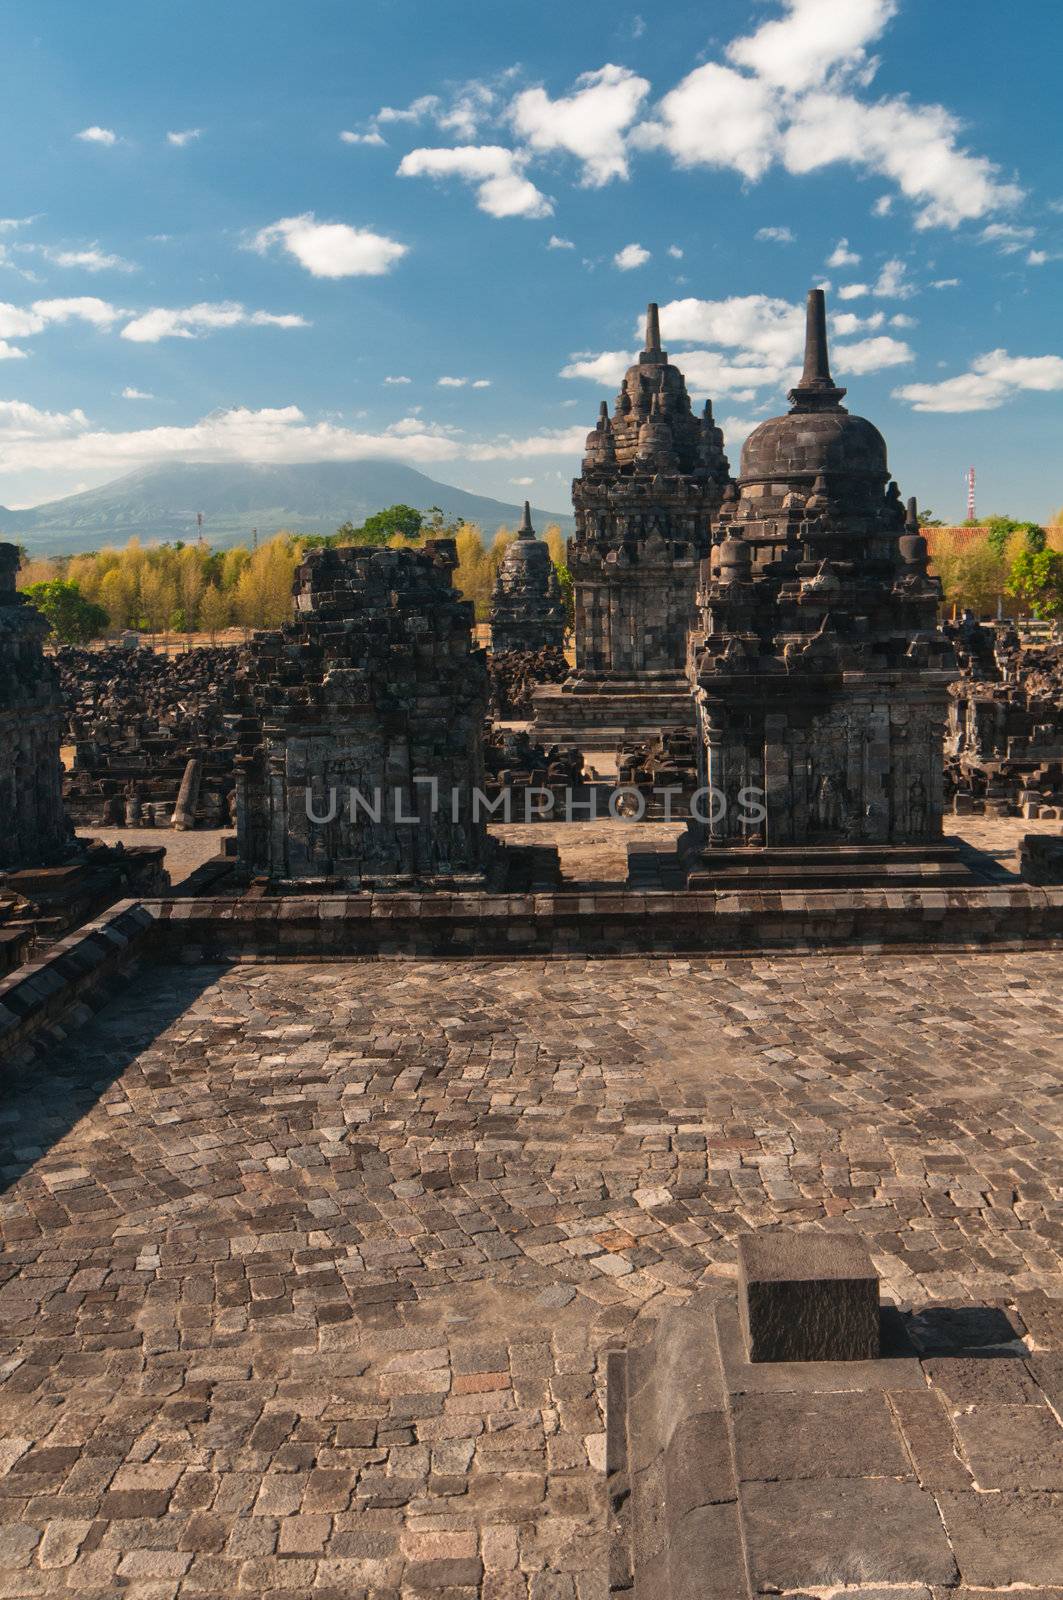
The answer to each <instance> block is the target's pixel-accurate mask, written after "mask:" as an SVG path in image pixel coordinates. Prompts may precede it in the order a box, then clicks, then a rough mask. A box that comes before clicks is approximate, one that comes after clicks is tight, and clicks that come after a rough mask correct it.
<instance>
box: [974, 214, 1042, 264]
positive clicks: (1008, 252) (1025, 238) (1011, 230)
mask: <svg viewBox="0 0 1063 1600" xmlns="http://www.w3.org/2000/svg"><path fill="white" fill-rule="evenodd" d="M1033 237H1034V230H1033V228H1020V227H1017V226H1016V225H1015V224H1014V223H1011V222H991V223H989V225H988V227H985V228H983V229H982V232H981V234H980V238H981V239H982V240H983V242H984V243H985V244H995V245H996V246H997V248H998V249H999V251H1000V253H1001V255H1005V256H1014V255H1018V253H1019V251H1020V250H1022V249H1024V248H1025V246H1027V245H1028V244H1029V243H1030V240H1031V239H1032V238H1033Z"/></svg>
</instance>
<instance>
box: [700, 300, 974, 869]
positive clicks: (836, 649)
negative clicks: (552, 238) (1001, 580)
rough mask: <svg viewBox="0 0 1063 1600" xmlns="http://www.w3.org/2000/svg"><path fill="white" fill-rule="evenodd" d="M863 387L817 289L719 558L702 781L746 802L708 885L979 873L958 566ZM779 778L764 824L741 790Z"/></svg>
mask: <svg viewBox="0 0 1063 1600" xmlns="http://www.w3.org/2000/svg"><path fill="white" fill-rule="evenodd" d="M844 395H845V390H844V389H840V388H838V387H837V386H836V384H835V383H834V381H833V379H832V377H831V374H830V367H829V362H828V350H827V334H826V309H825V304H824V296H823V291H822V290H820V289H814V290H812V291H811V293H810V295H809V297H808V313H807V336H806V347H805V364H804V371H803V373H802V375H801V381H800V383H799V384H798V385H797V387H796V388H795V389H793V390H792V391H791V393H790V400H791V402H792V404H791V409H790V411H789V412H788V413H787V414H786V415H785V416H783V417H778V418H776V419H774V420H772V421H770V422H765V423H763V424H762V425H761V426H760V427H759V428H756V429H755V430H754V431H753V433H752V434H750V436H749V438H748V439H747V441H746V443H745V446H744V448H743V450H742V462H741V472H740V475H739V481H738V487H737V492H736V491H735V490H734V489H729V490H728V492H727V496H726V497H725V499H724V501H723V504H722V506H721V509H720V514H719V516H718V518H717V519H716V523H715V527H714V533H713V545H712V551H711V555H710V559H709V562H708V564H707V567H706V568H705V570H704V572H703V580H704V581H703V588H702V591H701V593H700V595H699V623H698V627H697V628H696V630H695V631H694V633H693V635H692V638H691V647H690V663H689V665H690V679H691V685H692V687H693V689H694V691H695V697H696V702H697V719H698V730H699V739H700V746H701V759H702V779H703V782H704V783H705V784H706V785H712V786H713V788H714V789H715V790H716V791H718V793H719V795H720V796H721V797H723V799H725V800H726V806H724V804H723V803H722V802H721V803H717V804H714V806H713V820H712V821H711V822H709V823H706V824H697V825H695V831H696V834H697V836H698V842H699V843H700V844H701V846H702V855H701V865H700V867H699V869H698V871H697V872H696V873H695V879H694V882H695V883H698V882H706V883H709V882H713V881H716V879H717V878H718V877H719V876H720V875H721V874H722V875H723V876H727V875H728V874H730V873H735V872H737V873H738V874H739V875H743V876H748V873H749V872H750V871H752V872H755V873H760V874H763V873H764V872H765V871H767V870H769V869H770V870H772V871H775V873H776V877H775V879H774V881H775V882H777V883H778V882H783V881H791V880H792V879H794V878H795V877H796V878H807V877H810V876H811V877H814V876H815V875H816V874H817V873H819V872H821V871H823V870H826V871H828V872H831V873H834V872H842V873H844V874H846V875H848V876H850V877H852V876H854V875H855V876H857V877H858V878H859V881H863V882H871V881H878V878H877V876H876V874H885V877H886V878H887V879H889V880H890V881H893V880H895V879H896V877H897V876H898V875H900V876H901V877H909V876H914V877H916V878H918V877H919V876H920V875H921V874H922V873H923V872H924V871H929V872H930V873H931V874H932V875H936V876H938V877H940V876H941V875H943V874H944V875H945V876H949V875H950V874H955V875H957V876H959V877H963V876H964V875H965V873H964V869H963V868H961V867H960V866H959V865H958V863H956V862H955V860H954V859H953V857H952V853H951V850H949V849H947V848H946V847H945V846H943V845H942V843H941V834H942V792H943V778H942V745H943V739H944V729H945V723H946V720H947V712H948V685H949V683H950V681H951V680H952V678H954V677H955V674H956V667H955V656H954V653H953V649H952V646H951V644H950V643H949V642H948V641H947V640H946V638H945V637H944V635H943V633H942V632H941V630H940V628H939V626H938V622H937V608H938V605H939V602H940V600H941V585H940V581H939V580H938V579H937V578H933V577H930V576H929V575H928V573H927V547H926V542H925V540H924V538H923V536H922V534H921V533H920V532H919V527H918V521H917V517H916V513H915V502H914V501H912V502H910V503H909V507H908V514H907V517H906V515H905V508H904V506H903V505H902V502H901V498H900V493H899V490H898V488H897V485H896V484H895V483H894V482H892V481H891V479H890V473H889V468H888V466H887V461H886V445H885V441H884V440H883V438H882V435H881V434H880V433H879V431H878V429H877V428H875V427H873V426H872V424H871V423H870V422H867V421H865V419H864V418H863V417H857V416H853V415H851V414H850V413H849V412H848V411H847V410H846V409H845V408H844V407H843V405H842V404H841V402H842V399H843V397H844ZM760 790H763V791H764V795H763V809H764V810H765V812H766V815H765V816H764V817H763V819H762V820H761V821H760V822H759V823H756V822H751V821H750V820H749V816H750V810H747V809H746V808H745V807H744V805H743V803H742V801H741V798H740V797H741V796H742V794H743V792H745V791H749V792H751V791H760ZM751 845H755V846H757V847H758V849H757V850H756V852H751V851H750V849H749V846H751Z"/></svg>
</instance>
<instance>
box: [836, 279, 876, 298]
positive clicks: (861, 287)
mask: <svg viewBox="0 0 1063 1600" xmlns="http://www.w3.org/2000/svg"><path fill="white" fill-rule="evenodd" d="M870 293H871V286H870V285H869V284H866V283H843V284H842V285H841V287H840V288H839V290H838V299H839V300H859V299H861V298H862V296H863V295H865V294H870Z"/></svg>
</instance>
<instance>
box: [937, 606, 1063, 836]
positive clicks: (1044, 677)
mask: <svg viewBox="0 0 1063 1600" xmlns="http://www.w3.org/2000/svg"><path fill="white" fill-rule="evenodd" d="M950 631H951V632H952V633H953V635H954V642H955V645H956V653H957V658H958V660H959V662H960V665H961V667H962V669H963V676H962V678H960V679H959V680H958V681H957V682H956V683H954V684H953V685H952V689H951V699H950V706H949V729H948V735H947V738H946V742H945V791H946V795H947V796H949V797H950V798H951V800H952V807H953V810H954V811H955V812H956V813H957V814H959V815H961V816H969V815H972V814H980V815H985V816H998V817H999V816H1015V815H1021V816H1023V817H1028V818H1031V819H1034V818H1038V817H1040V818H1042V819H1045V820H1049V821H1050V820H1052V819H1053V818H1057V817H1059V816H1061V815H1063V644H1060V643H1048V644H1033V643H1028V642H1026V641H1024V640H1023V639H1021V638H1020V636H1019V634H1018V632H1017V630H1016V629H1015V626H1014V624H1013V623H1010V622H1002V623H997V624H987V623H979V622H977V621H975V619H974V618H973V617H970V616H965V617H964V618H963V619H962V621H961V622H959V623H958V624H956V625H954V627H953V628H952V629H951V630H950Z"/></svg>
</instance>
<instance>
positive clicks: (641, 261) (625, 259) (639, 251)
mask: <svg viewBox="0 0 1063 1600" xmlns="http://www.w3.org/2000/svg"><path fill="white" fill-rule="evenodd" d="M649 259H650V252H649V251H648V250H644V249H643V248H642V246H641V245H640V244H626V245H625V246H624V248H623V249H622V250H618V251H617V252H616V255H615V256H614V257H613V266H614V267H619V269H620V271H621V272H631V271H633V269H634V268H635V267H643V266H645V264H646V262H647V261H648V260H649Z"/></svg>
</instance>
